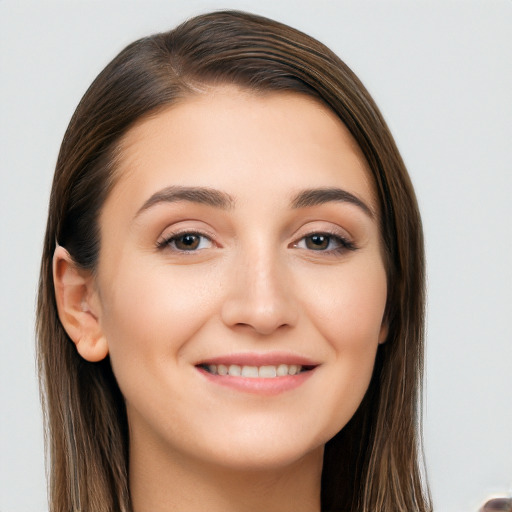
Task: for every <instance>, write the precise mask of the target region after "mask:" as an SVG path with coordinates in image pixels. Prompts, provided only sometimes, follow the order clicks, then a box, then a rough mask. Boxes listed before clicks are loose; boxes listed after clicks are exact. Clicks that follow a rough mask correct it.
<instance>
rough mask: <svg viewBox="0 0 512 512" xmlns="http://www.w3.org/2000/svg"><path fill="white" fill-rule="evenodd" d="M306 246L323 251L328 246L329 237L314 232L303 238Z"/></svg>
mask: <svg viewBox="0 0 512 512" xmlns="http://www.w3.org/2000/svg"><path fill="white" fill-rule="evenodd" d="M304 240H305V242H306V248H308V249H312V250H313V251H325V249H327V248H328V247H329V243H330V241H331V237H330V236H328V235H321V234H315V235H310V236H307V237H305V238H304Z"/></svg>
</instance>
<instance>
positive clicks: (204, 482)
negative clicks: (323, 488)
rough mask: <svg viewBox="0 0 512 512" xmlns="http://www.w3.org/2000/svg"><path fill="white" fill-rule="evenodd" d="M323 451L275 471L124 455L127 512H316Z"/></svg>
mask: <svg viewBox="0 0 512 512" xmlns="http://www.w3.org/2000/svg"><path fill="white" fill-rule="evenodd" d="M322 459H323V449H322V448H320V449H317V450H315V451H313V452H310V453H308V454H306V455H305V456H304V457H302V458H301V459H299V460H297V461H294V462H293V463H291V464H288V465H285V466H283V467H278V468H275V467H274V468H264V469H261V468H258V469H253V468H230V467H224V466H220V467H219V465H212V464H208V463H205V462H204V461H199V460H190V459H189V458H187V459H186V460H184V458H183V457H182V456H180V454H176V453H173V454H172V456H171V455H170V454H166V453H165V452H163V451H162V450H157V451H153V450H151V449H148V447H147V445H146V446H145V447H144V450H137V448H136V446H132V447H131V451H130V493H131V498H132V504H133V512H175V511H176V512H177V511H179V512H197V511H198V510H208V512H221V511H222V512H261V511H262V510H265V511H266V512H292V511H293V512H319V511H320V480H321V472H322Z"/></svg>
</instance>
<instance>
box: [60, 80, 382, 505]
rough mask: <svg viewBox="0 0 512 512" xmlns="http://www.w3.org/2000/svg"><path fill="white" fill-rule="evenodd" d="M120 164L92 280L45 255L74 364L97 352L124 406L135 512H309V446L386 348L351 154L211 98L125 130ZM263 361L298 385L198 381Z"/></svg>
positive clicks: (376, 268) (319, 125)
mask: <svg viewBox="0 0 512 512" xmlns="http://www.w3.org/2000/svg"><path fill="white" fill-rule="evenodd" d="M120 154H121V159H120V163H119V166H118V169H117V173H118V176H117V182H116V184H115V186H114V188H113V190H112V192H111V194H110V195H109V197H108V198H107V200H106V203H105V205H104V207H103V209H102V212H101V216H100V230H101V249H100V255H99V265H98V268H97V269H96V270H97V271H96V273H95V275H94V276H93V275H90V274H88V273H87V272H83V271H81V270H79V269H77V268H76V266H75V265H74V264H73V262H72V260H71V258H70V257H69V254H68V253H67V252H66V250H65V249H64V248H62V247H58V248H57V250H56V252H55V257H54V275H55V283H56V296H57V302H58V306H59V314H60V318H61V320H62V322H63V324H64V326H65V328H66V329H67V331H68V334H69V335H70V337H71V338H72V339H73V341H74V342H75V343H76V346H77V350H78V351H79V353H80V354H81V355H82V356H83V357H84V358H85V359H87V360H90V361H97V360H101V359H102V358H104V357H105V356H106V355H107V354H110V357H111V362H112V366H113V370H114V374H115V376H116V378H117V380H118V383H119V386H120V389H121V391H122V393H123V395H124V397H125V400H126V408H127V413H128V421H129V426H130V468H129V470H130V490H131V495H132V499H133V508H134V511H135V512H169V511H180V512H196V511H198V510H208V511H209V512H220V511H222V512H235V511H236V512H255V511H258V512H260V511H262V510H265V511H267V512H286V511H293V512H300V511H307V512H312V511H315V510H317V511H319V510H320V476H321V469H322V456H323V448H324V444H325V443H326V441H328V440H329V439H330V438H332V437H333V436H334V435H335V434H336V433H337V432H338V431H339V430H340V429H341V428H343V427H344V425H346V423H347V422H348V421H349V419H350V418H351V417H352V415H353V414H354V412H355V411H356V409H357V407H358V405H359V404H360V402H361V400H362V398H363V396H364V393H365V391H366V389H367V388H368V384H369V382H370V378H371V375H372V370H373V366H374V360H375V355H376V351H377V348H378V345H379V343H383V342H384V341H385V339H386V335H387V326H386V323H385V321H383V317H384V310H385V305H386V296H387V283H386V272H385V268H384V263H383V258H382V248H381V245H380V236H379V227H378V226H379V223H378V216H379V211H378V205H377V202H376V199H375V194H374V190H373V185H372V181H371V178H370V173H369V171H368V168H367V163H366V161H365V159H364V157H363V155H362V153H361V151H360V149H359V147H358V146H357V144H356V143H355V141H354V140H353V138H352V136H351V135H350V134H349V132H348V130H347V129H346V128H345V126H344V125H343V124H342V123H341V122H340V120H339V119H338V118H337V117H336V116H335V115H334V114H333V113H332V112H331V111H330V110H329V109H327V108H326V107H325V106H323V105H322V104H320V103H319V102H317V101H315V100H314V99H312V98H309V97H306V96H302V95H299V94H295V93H267V94H256V93H254V92H247V91H243V90H240V89H238V88H235V87H228V86H223V87H220V86H219V87H214V88H210V89H208V90H205V91H203V92H201V93H198V94H196V95H194V96H191V97H189V98H187V99H185V100H183V101H182V102H181V103H178V104H176V105H174V106H172V107H170V108H168V109H166V110H164V111H162V112H160V113H158V114H156V115H154V116H151V117H149V118H147V119H144V120H142V121H140V122H139V123H138V124H137V125H136V126H134V127H133V128H132V129H131V130H130V131H129V132H128V133H127V134H126V136H125V137H124V138H123V140H122V142H121V153H120ZM327 189H328V190H329V191H330V192H329V193H328V194H326V193H325V191H326V190H327ZM212 190H213V191H214V192H213V193H212ZM304 191H309V192H308V193H309V196H307V197H309V200H306V199H307V197H306V195H305V193H304ZM311 191H313V192H312V193H311ZM332 191H334V192H332ZM340 191H341V192H340ZM301 194H302V195H301ZM311 197H313V198H314V200H311ZM268 353H274V354H277V357H279V356H280V355H282V354H284V355H285V356H286V357H288V356H290V357H302V358H306V359H307V360H308V361H312V362H313V363H314V365H313V366H314V369H313V370H311V374H310V375H309V378H307V379H305V380H304V381H303V382H302V383H301V384H300V385H298V386H296V387H293V389H286V390H284V391H282V392H278V393H276V394H271V395H269V394H265V393H258V392H246V391H242V390H239V389H233V388H231V387H229V386H222V385H217V384H216V383H215V382H213V381H212V379H209V378H206V377H205V373H204V371H201V370H200V369H199V367H198V364H199V363H202V362H205V361H208V360H209V359H212V358H218V357H221V358H222V357H226V356H228V355H230V354H245V355H247V354H249V357H251V354H257V355H261V354H264V355H265V354H268ZM283 357H284V356H283Z"/></svg>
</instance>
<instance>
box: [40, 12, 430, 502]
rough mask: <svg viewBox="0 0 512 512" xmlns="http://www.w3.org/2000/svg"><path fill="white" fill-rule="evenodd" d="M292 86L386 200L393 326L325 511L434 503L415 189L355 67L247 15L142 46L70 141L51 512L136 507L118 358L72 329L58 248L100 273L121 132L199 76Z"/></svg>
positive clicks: (332, 458)
mask: <svg viewBox="0 0 512 512" xmlns="http://www.w3.org/2000/svg"><path fill="white" fill-rule="evenodd" d="M224 83H231V84H236V85H238V86H240V87H242V88H247V89H250V90H254V91H257V92H265V91H274V92H275V91H295V92H299V93H303V94H307V95H310V96H314V97H315V98H317V99H318V100H320V101H322V102H323V103H324V104H326V105H327V106H328V107H329V108H330V109H332V110H333V111H334V112H335V113H336V114H337V115H338V116H339V118H340V119H341V121H342V122H343V123H344V124H345V125H346V126H347V128H348V129H349V130H350V132H351V133H352V136H353V137H354V138H355V140H356V141H357V143H358V144H359V146H360V148H361V150H362V151H363V153H364V156H365V158H366V160H367V162H368V164H369V168H370V170H371V174H372V177H373V181H374V186H375V190H376V194H377V197H378V201H379V207H380V223H381V226H380V230H381V236H382V241H383V247H384V252H385V256H384V259H385V263H386V269H387V276H388V301H387V307H386V320H387V322H388V326H389V335H388V339H387V341H386V343H384V344H382V345H381V346H380V347H379V349H378V353H377V359H376V363H375V368H374V373H373V377H372V380H371V383H370V386H369V389H368V391H367V393H366V395H365V398H364V400H363V402H362V404H361V405H360V407H359V409H358V410H357V412H356V414H355V415H354V417H353V418H352V419H351V421H350V422H349V423H348V424H347V425H346V426H345V427H344V428H343V429H342V430H341V431H340V432H339V433H338V434H337V435H336V436H335V437H334V438H333V439H332V440H330V441H329V442H328V443H327V445H326V449H325V455H324V465H323V473H322V490H321V502H322V510H325V511H343V512H355V511H360V512H400V511H401V512H413V511H421V512H425V511H428V510H431V506H430V500H429V495H428V491H427V490H426V484H425V482H424V481H423V479H422V476H421V475H422V472H421V468H420V462H419V461H420V455H421V443H420V439H421V423H420V417H421V411H420V409H419V404H420V403H421V401H420V392H421V377H422V370H423V329H424V300H425V299H424V260H423V238H422V230H421V221H420V216H419V212H418V208H417V203H416V199H415V195H414V191H413V188H412V185H411V182H410V179H409V176H408V174H407V171H406V169H405V166H404V163H403V161H402V159H401V157H400V155H399V152H398V150H397V148H396V145H395V143H394V141H393V138H392V136H391V134H390V132H389V129H388V128H387V126H386V123H385V121H384V119H383V117H382V115H381V114H380V112H379V110H378V108H377V106H376V105H375V103H374V101H373V100H372V98H371V97H370V95H369V94H368V92H367V91H366V89H365V88H364V86H363V85H362V84H361V82H360V81H359V79H358V78H357V77H356V76H355V75H354V73H353V72H352V71H351V70H350V69H349V68H348V67H347V65H346V64H345V63H343V62H342V61H341V60H340V59H339V58H338V57H337V56H336V55H335V54H334V53H332V52H331V51H330V50H329V49H328V48H326V47H325V46H324V45H323V44H321V43H319V42H318V41H316V40H315V39H313V38H311V37H309V36H307V35H305V34H303V33H301V32H299V31H297V30H294V29H292V28H290V27H288V26H286V25H283V24H281V23H277V22H275V21H272V20H269V19H266V18H262V17H259V16H255V15H251V14H247V13H241V12H234V11H229V12H216V13H211V14H206V15H202V16H198V17H196V18H193V19H191V20H189V21H187V22H185V23H183V24H182V25H180V26H179V27H177V28H176V29H174V30H172V31H170V32H167V33H162V34H156V35H153V36H150V37H147V38H144V39H141V40H139V41H136V42H134V43H132V44H131V45H129V46H128V47H127V48H125V49H124V50H123V51H122V52H121V53H120V54H119V55H118V56H117V57H116V58H115V59H114V60H113V61H112V62H111V63H110V64H109V65H108V66H107V67H106V68H105V69H104V70H103V71H102V72H101V73H100V75H99V76H98V77H97V78H96V80H95V81H94V82H93V84H92V85H91V86H90V88H89V89H88V91H87V92H86V94H85V95H84V97H83V99H82V100H81V102H80V104H79V105H78V107H77V109H76V111H75V113H74V115H73V117H72V119H71V122H70V124H69V127H68V129H67V131H66V134H65V136H64V140H63V142H62V146H61V150H60V153H59V157H58V161H57V166H56V170H55V177H54V182H53V187H52V193H51V198H50V206H49V215H48V224H47V231H46V236H45V243H44V252H43V257H42V265H41V276H40V283H39V297H38V315H37V338H38V362H39V370H40V378H41V387H42V400H43V407H44V411H45V418H46V426H47V449H48V452H49V458H50V466H49V493H50V510H51V512H70V511H90V512H114V511H115V512H130V511H131V505H130V496H129V486H128V476H127V474H128V472H127V468H128V458H129V453H128V426H127V419H126V411H125V407H124V402H123V397H122V395H121V392H120V390H119V388H118V386H117V383H116V380H115V377H114V375H113V373H112V369H111V366H110V362H109V360H108V358H107V359H105V360H103V361H101V362H97V363H91V362H87V361H85V360H84V359H82V358H81V357H80V356H79V355H78V353H77V351H76V349H75V347H74V344H73V343H72V342H71V341H70V339H69V337H68V335H67V334H66V332H65V330H64V328H63V327H62V325H61V323H60V321H59V317H58V313H57V308H56V301H55V296H54V289H53V276H52V256H53V253H54V250H55V247H56V244H57V243H58V244H60V245H63V246H65V247H66V249H67V250H68V251H69V253H70V254H71V256H72V258H73V259H74V260H75V262H76V263H77V265H79V266H81V267H83V268H86V269H90V270H92V271H94V269H95V266H96V263H97V258H98V249H99V244H100V237H99V228H98V216H99V212H100V210H101V207H102V205H103V203H104V201H105V198H106V197H107V195H108V194H109V191H110V190H111V188H112V187H113V185H114V184H115V170H116V159H117V157H118V153H119V142H120V139H121V137H122V136H123V135H124V134H125V133H126V132H127V131H128V130H129V129H130V127H131V126H132V125H133V124H134V123H135V122H136V121H137V120H140V119H141V118H142V117H144V116H148V115H151V114H154V113H156V112H158V111H159V109H161V108H164V107H165V106H168V105H170V104H172V103H174V102H176V101H180V100H181V99H182V98H186V97H188V96H191V95H194V94H197V92H196V91H197V89H198V87H199V88H200V87H201V86H202V85H216V84H224Z"/></svg>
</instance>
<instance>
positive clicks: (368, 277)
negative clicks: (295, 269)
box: [307, 261, 387, 355]
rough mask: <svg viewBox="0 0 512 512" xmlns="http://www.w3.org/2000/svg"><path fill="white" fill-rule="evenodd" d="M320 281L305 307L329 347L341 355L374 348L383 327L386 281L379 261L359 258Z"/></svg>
mask: <svg viewBox="0 0 512 512" xmlns="http://www.w3.org/2000/svg"><path fill="white" fill-rule="evenodd" d="M317 282H318V280H317ZM323 283H324V284H323V286H321V287H318V289H317V290H316V293H314V294H313V295H312V297H311V298H312V300H310V301H309V304H308V306H307V310H308V311H310V318H311V321H312V322H313V323H314V324H315V325H316V327H317V329H318V330H319V331H320V332H322V334H323V336H324V337H325V339H327V340H328V341H329V343H330V345H331V347H332V349H333V350H335V351H336V352H337V353H338V354H340V355H341V353H344V352H347V353H349V352H350V351H355V352H359V351H363V352H364V351H366V350H367V349H370V350H371V349H373V348H375V347H376V345H377V344H378V342H379V338H380V335H381V331H383V330H385V327H383V324H382V321H383V316H384V310H385V307H386V299H387V284H386V274H385V270H384V268H383V266H382V264H380V262H377V264H375V263H374V262H373V263H368V264H367V265H365V264H364V261H363V262H361V264H358V265H353V266H351V267H349V266H347V268H346V269H342V272H339V273H338V274H337V275H334V276H331V277H330V278H329V279H325V280H323Z"/></svg>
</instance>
